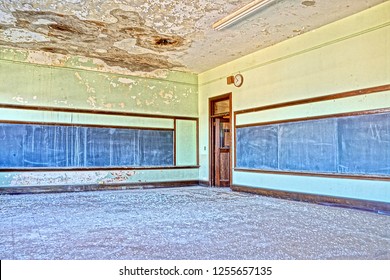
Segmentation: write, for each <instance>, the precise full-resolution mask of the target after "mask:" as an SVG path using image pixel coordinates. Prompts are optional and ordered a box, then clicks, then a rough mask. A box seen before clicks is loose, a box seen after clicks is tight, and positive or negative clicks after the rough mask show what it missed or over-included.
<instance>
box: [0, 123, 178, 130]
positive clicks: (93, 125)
mask: <svg viewBox="0 0 390 280" xmlns="http://www.w3.org/2000/svg"><path fill="white" fill-rule="evenodd" d="M0 123H6V124H31V125H48V126H49V125H51V126H57V125H58V126H78V127H99V128H120V129H139V130H171V131H174V129H173V128H164V127H163V128H160V127H146V126H142V127H141V126H123V125H104V124H83V123H60V122H35V121H34V122H31V121H12V120H0Z"/></svg>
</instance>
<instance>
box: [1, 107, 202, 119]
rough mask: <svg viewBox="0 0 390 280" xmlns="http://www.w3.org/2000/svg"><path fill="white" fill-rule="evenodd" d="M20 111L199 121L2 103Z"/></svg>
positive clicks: (179, 117) (130, 113) (153, 115)
mask: <svg viewBox="0 0 390 280" xmlns="http://www.w3.org/2000/svg"><path fill="white" fill-rule="evenodd" d="M2 108H3V109H18V110H32V111H49V112H61V113H76V114H95V115H110V116H124V117H140V118H157V119H172V120H174V119H179V120H193V121H198V119H199V118H198V117H187V116H175V115H172V116H170V115H157V114H144V113H134V112H125V111H106V110H96V109H81V108H79V109H78V108H67V107H51V106H39V105H36V106H34V105H19V104H8V103H0V109H2Z"/></svg>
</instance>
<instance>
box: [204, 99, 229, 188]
mask: <svg viewBox="0 0 390 280" xmlns="http://www.w3.org/2000/svg"><path fill="white" fill-rule="evenodd" d="M226 99H229V113H228V114H226V113H223V114H217V115H215V114H214V110H213V107H212V105H213V104H214V102H216V101H222V100H226ZM232 101H233V98H232V93H231V92H229V93H225V94H222V95H218V96H214V97H210V98H209V101H208V102H209V105H208V108H209V112H208V116H209V117H208V122H209V182H210V185H211V184H213V174H214V171H213V170H215V166H214V164H213V160H212V159H213V155H212V151H213V150H214V140H213V133H212V130H213V119H214V118H217V117H223V116H229V118H230V127H231V129H232V127H233V124H232V116H233V110H232V108H233V105H232ZM232 140H233V139H232ZM232 152H233V151H232V150H230V176H229V178H230V182H229V185H231V184H232V182H233V181H232V179H233V177H232V176H233V168H232V166H233V165H232Z"/></svg>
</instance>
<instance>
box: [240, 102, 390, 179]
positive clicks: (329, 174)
mask: <svg viewBox="0 0 390 280" xmlns="http://www.w3.org/2000/svg"><path fill="white" fill-rule="evenodd" d="M389 113H390V108H382V109H376V110H365V111H357V112H349V113H340V114H331V115H321V116H314V117H306V118H296V119H288V120H280V121H271V122H261V123H251V124H246V125H236V126H235V132H236V133H235V144H236V147H237V145H238V144H237V130H238V129H240V128H249V127H262V126H272V125H279V124H289V123H297V122H306V121H313V120H326V119H335V118H346V117H358V116H368V115H372V116H375V115H378V114H389ZM235 159H236V160H235V163H234V164H235V168H234V170H235V171H240V172H257V173H268V174H283V175H297V176H320V177H336V178H340V177H342V178H350V179H368V180H383V181H389V180H390V174H389V175H387V174H386V175H378V174H348V173H338V172H313V171H309V172H308V171H297V170H294V171H292V170H272V169H261V168H246V167H240V166H237V148H236V149H235Z"/></svg>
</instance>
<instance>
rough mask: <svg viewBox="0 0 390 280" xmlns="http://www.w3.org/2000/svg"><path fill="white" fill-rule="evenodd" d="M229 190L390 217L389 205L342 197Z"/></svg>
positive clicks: (236, 188) (252, 188)
mask: <svg viewBox="0 0 390 280" xmlns="http://www.w3.org/2000/svg"><path fill="white" fill-rule="evenodd" d="M231 189H232V190H233V191H238V192H247V193H254V194H259V195H263V196H268V197H274V198H281V199H288V200H295V201H303V202H310V203H315V204H320V205H326V206H335V207H344V208H351V209H358V210H364V211H370V212H375V213H379V214H385V215H390V203H386V202H380V201H371V200H360V199H353V198H344V197H333V196H326V195H316V194H308V193H298V192H288V191H281V190H270V189H264V188H257V187H248V186H241V185H232V186H231Z"/></svg>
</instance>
